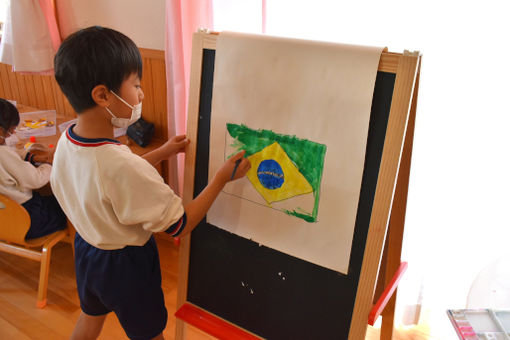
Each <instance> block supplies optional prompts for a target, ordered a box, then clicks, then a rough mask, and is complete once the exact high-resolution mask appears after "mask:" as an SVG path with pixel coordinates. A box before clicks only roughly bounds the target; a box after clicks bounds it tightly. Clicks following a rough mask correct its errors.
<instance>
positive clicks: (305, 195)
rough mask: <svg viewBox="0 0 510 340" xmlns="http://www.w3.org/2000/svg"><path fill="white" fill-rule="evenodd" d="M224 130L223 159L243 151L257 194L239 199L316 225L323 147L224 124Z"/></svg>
mask: <svg viewBox="0 0 510 340" xmlns="http://www.w3.org/2000/svg"><path fill="white" fill-rule="evenodd" d="M226 130H227V136H226V139H227V140H226V143H225V145H226V146H227V148H226V150H225V158H228V157H230V156H231V155H233V154H234V153H236V152H239V151H241V150H245V151H246V155H245V157H247V158H248V159H249V160H250V163H251V169H250V171H249V172H248V174H247V176H246V177H247V179H248V180H249V182H250V183H251V185H252V186H253V189H254V190H255V191H256V192H257V193H258V195H253V194H252V195H250V192H249V191H248V192H247V193H246V195H242V196H240V197H241V198H244V199H247V200H250V201H252V202H255V203H258V204H261V205H265V206H267V207H268V208H271V209H276V210H280V211H282V212H283V213H285V214H288V215H290V216H294V217H297V218H300V219H303V220H305V221H306V222H317V220H318V213H319V211H318V210H319V200H320V186H321V179H322V172H323V168H324V156H325V154H326V145H323V144H319V143H315V142H313V141H309V140H306V139H300V138H298V137H296V136H291V135H282V134H278V133H275V132H273V131H270V130H255V129H252V128H250V127H247V126H245V125H242V124H241V125H237V124H230V123H227V129H226ZM243 196H244V197H243Z"/></svg>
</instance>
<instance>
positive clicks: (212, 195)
mask: <svg viewBox="0 0 510 340" xmlns="http://www.w3.org/2000/svg"><path fill="white" fill-rule="evenodd" d="M244 154H245V151H241V152H239V153H238V154H236V155H234V156H232V157H230V159H228V160H227V161H226V162H225V164H223V166H222V167H221V168H220V169H219V170H218V172H217V173H216V175H215V176H214V178H213V180H212V181H211V182H210V183H209V184H208V185H207V186H206V187H205V189H204V190H203V191H202V192H201V193H200V195H198V196H197V197H196V198H195V199H194V200H192V201H191V202H189V203H188V204H187V205H186V207H184V210H185V211H186V218H187V221H186V227H185V228H184V230H183V232H182V234H181V236H184V235H186V234H189V233H190V232H191V231H192V230H193V229H194V228H195V227H196V226H197V224H198V223H199V222H200V221H201V220H202V219H203V218H204V216H205V214H206V213H207V211H208V210H209V208H210V207H211V205H212V204H213V202H214V200H215V199H216V197H218V194H219V193H220V192H221V190H223V187H224V186H225V184H227V183H228V182H230V181H234V180H236V179H238V178H241V177H244V176H245V175H246V173H247V172H248V170H250V167H251V165H250V161H249V160H247V159H246V158H244ZM237 160H239V161H240V162H239V165H238V166H237V169H236V172H235V176H234V177H233V178H231V176H232V172H233V171H234V168H235V167H236V161H237Z"/></svg>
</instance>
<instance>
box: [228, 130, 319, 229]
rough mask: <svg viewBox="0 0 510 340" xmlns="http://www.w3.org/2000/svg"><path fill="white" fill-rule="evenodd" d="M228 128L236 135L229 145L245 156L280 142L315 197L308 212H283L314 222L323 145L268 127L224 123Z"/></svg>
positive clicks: (317, 207)
mask: <svg viewBox="0 0 510 340" xmlns="http://www.w3.org/2000/svg"><path fill="white" fill-rule="evenodd" d="M227 131H228V133H229V134H230V136H232V138H235V142H234V143H233V144H232V145H231V146H232V147H233V148H234V149H236V150H237V151H241V150H246V156H247V157H248V156H251V155H253V154H254V153H257V152H259V151H260V150H262V149H264V148H265V147H266V146H269V145H271V144H273V143H274V142H278V144H280V146H281V147H282V148H283V150H285V152H286V153H287V156H289V158H290V159H291V160H292V162H293V163H294V165H295V166H296V167H297V169H298V170H299V172H301V173H302V174H303V176H304V177H305V178H306V180H307V181H308V183H310V185H311V186H312V188H313V195H314V198H315V204H314V208H313V211H312V212H311V213H306V212H305V213H299V212H296V211H285V212H286V213H287V214H289V215H293V216H296V217H299V218H302V219H304V220H305V221H307V222H316V221H317V214H318V209H319V198H320V195H319V193H320V184H321V180H322V172H323V168H324V156H325V154H326V145H324V144H319V143H315V142H312V141H309V140H306V139H301V138H297V137H296V136H291V135H282V134H278V133H275V132H273V131H270V130H253V129H250V128H249V127H247V126H246V125H242V124H241V125H237V124H230V123H227Z"/></svg>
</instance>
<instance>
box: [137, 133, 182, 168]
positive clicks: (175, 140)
mask: <svg viewBox="0 0 510 340" xmlns="http://www.w3.org/2000/svg"><path fill="white" fill-rule="evenodd" d="M188 144H189V139H187V138H186V135H178V136H174V137H172V138H170V139H169V140H168V141H167V142H166V143H165V144H163V145H161V146H160V147H159V148H157V149H154V150H152V151H151V152H147V153H146V154H144V155H143V156H142V158H143V159H145V160H146V161H147V162H149V163H150V164H151V165H153V166H154V165H158V163H159V162H161V161H163V160H165V159H168V158H170V157H172V156H174V155H176V154H178V153H179V152H184V149H185V148H186V146H188Z"/></svg>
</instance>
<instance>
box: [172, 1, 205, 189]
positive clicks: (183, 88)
mask: <svg viewBox="0 0 510 340" xmlns="http://www.w3.org/2000/svg"><path fill="white" fill-rule="evenodd" d="M212 13H213V11H212V0H167V2H166V41H165V62H166V81H167V106H168V135H169V136H170V137H171V136H174V135H179V134H184V133H186V116H187V104H188V103H187V100H188V88H189V73H190V62H191V41H192V35H193V33H194V32H196V30H197V29H198V28H208V29H212V22H213V19H212V17H213V15H212ZM183 176H184V157H183V156H182V155H181V156H180V157H179V158H178V161H177V162H175V161H173V160H171V161H170V164H169V174H168V178H169V182H170V183H169V184H170V185H171V186H172V188H173V189H174V190H175V191H176V192H179V193H181V192H182V184H183Z"/></svg>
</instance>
